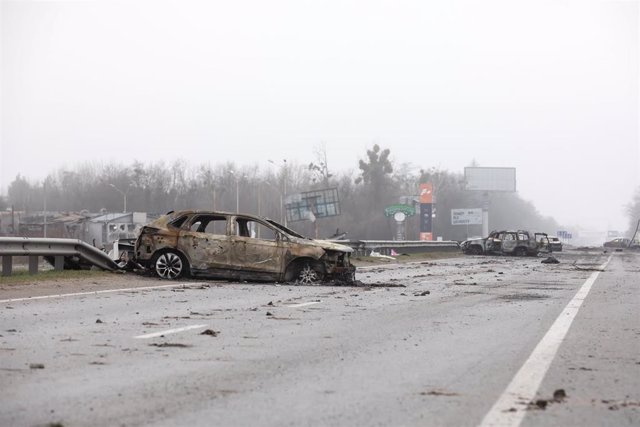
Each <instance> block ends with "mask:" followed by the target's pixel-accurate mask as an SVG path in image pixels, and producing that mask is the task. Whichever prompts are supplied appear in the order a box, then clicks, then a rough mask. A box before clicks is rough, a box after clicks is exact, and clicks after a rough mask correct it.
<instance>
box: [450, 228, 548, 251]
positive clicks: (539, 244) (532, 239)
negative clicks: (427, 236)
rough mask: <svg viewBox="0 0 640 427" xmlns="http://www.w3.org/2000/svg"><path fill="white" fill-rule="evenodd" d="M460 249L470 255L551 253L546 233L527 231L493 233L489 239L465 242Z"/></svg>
mask: <svg viewBox="0 0 640 427" xmlns="http://www.w3.org/2000/svg"><path fill="white" fill-rule="evenodd" d="M460 248H461V249H462V251H463V252H464V253H465V254H469V255H486V254H507V255H515V256H536V255H538V253H540V252H551V246H550V245H549V237H548V236H547V234H546V233H533V234H532V233H530V232H528V231H526V230H517V231H509V230H503V231H492V232H491V233H489V236H488V237H484V238H475V239H468V240H465V241H464V242H462V243H461V244H460Z"/></svg>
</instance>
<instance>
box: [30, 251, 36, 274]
mask: <svg viewBox="0 0 640 427" xmlns="http://www.w3.org/2000/svg"><path fill="white" fill-rule="evenodd" d="M29 274H38V255H30V256H29Z"/></svg>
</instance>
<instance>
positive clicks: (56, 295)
mask: <svg viewBox="0 0 640 427" xmlns="http://www.w3.org/2000/svg"><path fill="white" fill-rule="evenodd" d="M194 285H201V283H175V284H171V285H158V286H145V287H141V288H122V289H104V290H101V291H91V292H75V293H72V294H54V295H42V296H39V297H26V298H11V299H3V300H0V304H2V303H7V302H19V301H35V300H39V299H52V298H64V297H77V296H84V295H98V294H110V293H114V292H132V291H149V290H153V289H166V288H182V287H186V288H187V289H188V287H190V286H194Z"/></svg>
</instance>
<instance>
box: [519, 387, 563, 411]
mask: <svg viewBox="0 0 640 427" xmlns="http://www.w3.org/2000/svg"><path fill="white" fill-rule="evenodd" d="M566 398H567V393H566V392H565V391H564V389H562V388H559V389H557V390H556V391H554V392H553V397H552V398H551V399H537V400H535V401H531V402H529V404H528V405H527V410H531V409H534V410H535V409H542V410H545V409H547V406H548V405H550V404H552V403H562V402H564V400H565V399H566Z"/></svg>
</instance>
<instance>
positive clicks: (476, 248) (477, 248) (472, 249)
mask: <svg viewBox="0 0 640 427" xmlns="http://www.w3.org/2000/svg"><path fill="white" fill-rule="evenodd" d="M467 253H468V254H469V255H482V248H481V247H480V246H477V245H473V246H471V247H470V248H469V249H468V250H467Z"/></svg>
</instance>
